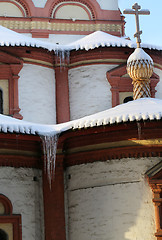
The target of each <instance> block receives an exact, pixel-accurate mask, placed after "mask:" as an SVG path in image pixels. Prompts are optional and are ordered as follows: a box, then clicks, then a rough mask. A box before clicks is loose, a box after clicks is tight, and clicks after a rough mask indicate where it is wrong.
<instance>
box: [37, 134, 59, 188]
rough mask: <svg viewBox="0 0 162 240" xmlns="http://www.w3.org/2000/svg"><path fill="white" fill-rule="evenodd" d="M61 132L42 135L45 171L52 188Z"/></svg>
mask: <svg viewBox="0 0 162 240" xmlns="http://www.w3.org/2000/svg"><path fill="white" fill-rule="evenodd" d="M58 138H59V134H55V135H52V136H51V135H50V136H48V135H47V136H41V139H42V142H43V152H44V171H45V172H46V174H47V178H48V182H49V185H50V188H51V185H52V180H53V178H54V175H55V161H56V152H57V142H58Z"/></svg>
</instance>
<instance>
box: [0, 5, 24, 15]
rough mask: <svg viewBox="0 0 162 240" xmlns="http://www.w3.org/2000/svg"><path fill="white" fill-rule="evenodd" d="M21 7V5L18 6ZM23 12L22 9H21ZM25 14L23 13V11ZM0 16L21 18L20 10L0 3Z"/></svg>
mask: <svg viewBox="0 0 162 240" xmlns="http://www.w3.org/2000/svg"><path fill="white" fill-rule="evenodd" d="M20 7H21V5H20ZM21 9H22V10H23V8H22V7H21ZM24 14H25V11H24ZM0 16H5V17H23V14H22V12H21V10H20V9H19V8H18V7H17V6H15V5H14V4H12V3H8V2H0Z"/></svg>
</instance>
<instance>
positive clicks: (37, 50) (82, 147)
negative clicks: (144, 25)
mask: <svg viewBox="0 0 162 240" xmlns="http://www.w3.org/2000/svg"><path fill="white" fill-rule="evenodd" d="M0 24H1V26H2V27H1V28H0V35H1V37H0V63H1V64H0V69H1V71H0V110H1V114H2V115H1V123H0V126H1V133H0V239H1V238H2V240H27V239H29V238H30V239H31V240H65V239H66V240H75V239H78V240H83V239H84V240H88V239H93V240H99V239H102V240H111V239H113V240H116V239H119V238H121V239H129V240H133V239H147V240H152V239H155V240H156V239H158V240H161V239H162V212H161V209H162V206H161V203H162V196H161V192H162V190H161V187H162V185H161V184H162V180H161V179H162V172H161V168H162V166H161V157H162V151H161V147H162V141H161V139H162V132H161V115H160V114H161V111H160V110H159V116H160V117H159V118H158V116H157V115H158V113H156V114H154V113H152V115H151V113H150V112H149V109H148V114H147V113H145V114H144V115H142V112H141V113H140V114H139V112H138V114H139V115H138V114H137V115H138V116H140V117H139V118H138V117H136V112H134V113H132V112H131V113H130V114H129V117H126V115H124V116H125V120H123V119H124V117H121V116H123V115H122V114H125V113H126V111H128V112H129V111H130V109H131V108H133V107H135V106H134V105H133V102H132V103H126V102H127V101H128V100H130V99H132V96H133V87H132V79H131V78H130V77H129V76H128V74H127V69H126V68H127V67H126V64H127V59H128V57H129V56H130V54H131V53H132V52H133V51H134V48H135V47H136V45H135V44H134V43H133V42H132V41H131V40H128V39H125V38H124V25H125V22H124V16H123V15H122V14H121V12H120V10H119V8H118V1H117V0H116V1H114V0H87V1H84V0H71V1H65V0H59V1H57V0H40V1H36V0H10V1H5V0H4V1H0ZM11 30H12V31H11ZM96 31H97V32H96ZM31 37H32V38H31ZM142 47H143V48H144V49H145V51H146V52H147V53H148V54H149V55H150V56H151V58H152V59H153V61H154V72H153V75H152V77H151V79H150V89H151V97H152V98H153V99H155V98H158V99H162V54H161V50H162V48H160V47H156V46H150V45H147V44H143V45H142ZM159 101H160V100H159ZM124 103H126V105H123V104H124ZM155 103H156V102H155ZM121 104H122V105H121ZM131 104H132V105H131ZM140 104H141V111H143V110H144V107H142V106H145V102H144V103H142V102H141V103H140ZM140 104H139V105H138V107H139V108H140ZM142 104H143V105H142ZM148 104H150V108H151V109H150V110H151V111H152V109H153V108H154V102H151V100H150V102H148ZM156 104H157V103H156ZM156 104H155V105H156ZM158 104H159V103H158ZM122 106H130V107H128V108H127V107H124V110H122ZM112 107H117V108H114V109H118V112H119V114H118V115H117V117H116V118H114V119H115V120H113V116H114V111H116V110H113V108H112ZM135 109H136V108H135ZM155 109H156V106H155ZM159 109H160V108H159ZM136 110H137V109H136ZM136 110H135V111H136ZM101 111H108V112H107V113H105V114H111V116H112V119H110V121H108V120H105V119H106V118H105V116H106V115H105V114H103V116H104V117H103V119H102V118H101V117H100V115H98V114H97V113H98V112H101ZM122 111H124V113H123V112H122ZM91 114H96V115H93V117H92V118H90V119H89V117H88V116H89V115H91ZM84 117H85V120H84V121H83V118H84ZM120 118H121V119H122V120H120ZM13 119H20V120H21V121H20V122H19V121H18V122H17V120H16V122H13V121H14V120H13ZM77 119H78V120H77ZM92 119H93V120H92ZM24 121H28V122H30V124H29V125H28V128H25V127H24V126H26V125H25V124H26V123H25V122H24ZM73 121H74V123H73ZM75 121H76V122H75ZM83 122H84V124H83ZM67 123H69V124H70V123H72V125H69V126H71V127H68V128H67V125H66V124H67ZM42 124H45V125H50V126H51V125H52V126H58V127H56V128H60V129H62V130H61V131H60V132H59V137H58V143H57V154H56V162H55V173H54V172H53V168H52V169H50V171H51V172H52V174H53V175H54V177H53V178H52V182H50V181H49V172H48V167H50V166H51V165H48V161H47V159H48V154H47V152H46V150H47V149H45V148H44V145H43V142H44V141H46V142H47V141H48V140H47V139H46V138H45V135H46V134H45V131H44V133H43V134H39V131H36V130H35V131H32V129H34V128H35V127H37V126H38V129H40V125H41V126H45V125H42ZM59 124H61V125H59ZM59 126H60V127H59ZM74 126H76V127H74ZM41 128H44V127H41ZM54 129H55V127H54ZM50 133H51V134H52V128H51V132H50ZM47 135H48V134H47ZM44 139H45V140H44ZM50 141H53V140H50ZM50 144H51V143H50ZM53 144H54V143H53ZM49 147H53V148H54V145H49ZM49 147H47V148H49ZM44 150H45V151H44ZM46 161H47V162H46ZM51 161H52V160H51Z"/></svg>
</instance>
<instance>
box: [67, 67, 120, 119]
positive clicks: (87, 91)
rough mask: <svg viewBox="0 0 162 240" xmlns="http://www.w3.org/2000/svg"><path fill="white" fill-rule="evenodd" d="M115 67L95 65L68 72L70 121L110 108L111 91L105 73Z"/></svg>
mask: <svg viewBox="0 0 162 240" xmlns="http://www.w3.org/2000/svg"><path fill="white" fill-rule="evenodd" d="M116 66H117V65H106V64H103V65H101V64H97V65H89V66H82V67H78V68H73V69H71V70H69V99H70V118H71V120H73V119H77V118H81V117H84V116H86V115H90V114H93V113H97V112H100V111H104V110H106V109H108V108H111V106H112V102H111V101H112V100H111V91H110V84H109V82H108V80H107V78H106V72H107V71H108V70H110V69H112V68H114V67H116Z"/></svg>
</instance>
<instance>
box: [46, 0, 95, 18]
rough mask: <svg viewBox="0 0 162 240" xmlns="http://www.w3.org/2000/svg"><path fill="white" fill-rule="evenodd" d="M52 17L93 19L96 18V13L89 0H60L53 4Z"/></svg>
mask: <svg viewBox="0 0 162 240" xmlns="http://www.w3.org/2000/svg"><path fill="white" fill-rule="evenodd" d="M50 17H53V18H56V19H72V20H77V19H78V20H91V19H95V18H96V13H95V11H94V9H93V7H92V6H91V5H90V4H89V2H88V1H84V0H78V1H76V0H71V1H65V0H60V1H57V2H55V3H54V4H53V5H52V6H51V10H50Z"/></svg>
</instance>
